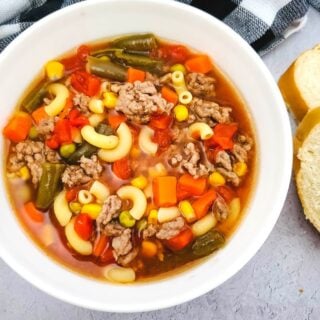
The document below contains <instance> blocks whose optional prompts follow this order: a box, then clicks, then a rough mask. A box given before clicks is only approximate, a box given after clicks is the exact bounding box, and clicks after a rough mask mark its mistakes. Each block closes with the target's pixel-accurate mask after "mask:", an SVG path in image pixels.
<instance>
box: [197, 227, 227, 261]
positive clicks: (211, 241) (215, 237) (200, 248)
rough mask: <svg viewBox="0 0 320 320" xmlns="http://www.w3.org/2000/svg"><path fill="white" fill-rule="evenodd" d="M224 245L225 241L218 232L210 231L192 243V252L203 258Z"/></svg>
mask: <svg viewBox="0 0 320 320" xmlns="http://www.w3.org/2000/svg"><path fill="white" fill-rule="evenodd" d="M224 243H225V239H224V237H223V235H222V234H221V233H220V232H218V231H216V230H210V231H208V232H207V233H205V234H204V235H202V236H200V237H198V238H197V239H196V240H195V241H194V243H193V245H192V252H193V254H194V255H196V256H198V257H204V256H207V255H209V254H210V253H212V252H213V251H215V250H217V249H219V248H221V247H222V246H223V245H224Z"/></svg>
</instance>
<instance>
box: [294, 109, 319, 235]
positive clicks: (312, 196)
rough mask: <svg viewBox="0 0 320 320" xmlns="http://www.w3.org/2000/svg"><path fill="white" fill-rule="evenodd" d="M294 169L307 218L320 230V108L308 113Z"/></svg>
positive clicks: (297, 138)
mask: <svg viewBox="0 0 320 320" xmlns="http://www.w3.org/2000/svg"><path fill="white" fill-rule="evenodd" d="M294 150H295V162H294V171H295V178H296V184H297V190H298V194H299V198H300V200H301V204H302V206H303V209H304V213H305V216H306V218H307V219H308V220H309V221H310V222H311V223H312V224H313V225H314V226H315V228H316V229H317V230H318V231H319V232H320V108H316V109H313V110H311V111H309V112H308V113H307V115H306V116H305V117H304V119H303V120H302V122H301V123H300V124H299V126H298V128H297V131H296V135H295V139H294Z"/></svg>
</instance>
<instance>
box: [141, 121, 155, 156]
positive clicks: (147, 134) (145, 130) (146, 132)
mask: <svg viewBox="0 0 320 320" xmlns="http://www.w3.org/2000/svg"><path fill="white" fill-rule="evenodd" d="M153 135H154V131H153V130H152V129H151V128H150V127H148V126H144V127H142V129H141V131H140V134H139V147H140V149H141V150H142V151H143V152H144V153H146V154H151V155H153V156H154V155H155V154H156V153H157V151H158V144H157V143H154V142H153V141H152V137H153Z"/></svg>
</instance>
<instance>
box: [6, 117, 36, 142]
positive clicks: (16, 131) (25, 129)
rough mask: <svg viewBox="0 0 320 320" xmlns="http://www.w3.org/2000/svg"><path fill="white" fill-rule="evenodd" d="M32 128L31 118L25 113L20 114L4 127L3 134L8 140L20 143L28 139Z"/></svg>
mask: <svg viewBox="0 0 320 320" xmlns="http://www.w3.org/2000/svg"><path fill="white" fill-rule="evenodd" d="M31 126H32V119H31V116H30V115H28V114H27V113H25V112H18V113H17V114H16V115H14V117H13V118H11V119H10V120H9V122H8V124H7V125H6V126H5V127H4V129H3V134H4V136H5V137H6V138H7V139H9V140H11V141H13V142H16V143H18V142H20V141H23V140H25V139H26V138H27V136H28V134H29V130H30V128H31Z"/></svg>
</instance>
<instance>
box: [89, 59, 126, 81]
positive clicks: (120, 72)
mask: <svg viewBox="0 0 320 320" xmlns="http://www.w3.org/2000/svg"><path fill="white" fill-rule="evenodd" d="M87 68H88V69H89V71H90V72H91V73H93V74H95V75H97V76H99V77H102V78H108V79H111V80H117V81H126V80H127V69H126V68H125V67H124V66H120V65H118V64H115V63H113V62H111V61H108V60H103V59H99V58H96V57H88V62H87Z"/></svg>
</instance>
